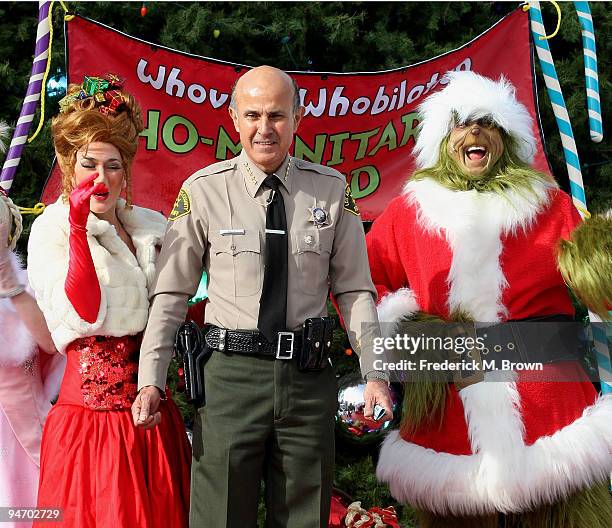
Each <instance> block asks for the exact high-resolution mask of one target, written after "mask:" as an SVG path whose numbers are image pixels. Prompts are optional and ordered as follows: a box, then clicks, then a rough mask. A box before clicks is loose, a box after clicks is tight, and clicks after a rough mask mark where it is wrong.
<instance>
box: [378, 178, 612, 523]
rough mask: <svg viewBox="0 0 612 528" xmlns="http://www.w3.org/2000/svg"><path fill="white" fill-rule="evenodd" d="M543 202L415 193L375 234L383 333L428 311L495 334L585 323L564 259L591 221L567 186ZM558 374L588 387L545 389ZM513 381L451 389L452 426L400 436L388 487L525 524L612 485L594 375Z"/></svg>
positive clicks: (542, 189) (605, 416)
mask: <svg viewBox="0 0 612 528" xmlns="http://www.w3.org/2000/svg"><path fill="white" fill-rule="evenodd" d="M535 191H536V192H535V195H527V194H525V195H520V194H518V193H516V192H512V191H507V192H506V193H505V196H501V195H499V194H494V193H484V192H477V191H465V192H457V191H451V190H449V189H446V188H445V187H443V186H441V185H439V184H437V183H435V182H434V181H432V180H421V181H411V182H409V183H408V184H407V185H406V186H405V189H404V193H403V194H402V195H401V196H399V197H397V198H396V199H395V200H393V201H392V202H391V203H390V204H389V205H388V207H387V209H386V210H385V211H384V213H383V214H382V215H381V216H380V217H379V218H378V219H377V220H376V221H375V222H374V224H373V226H372V229H371V230H370V232H369V233H368V235H367V247H368V254H369V259H370V266H371V270H372V279H373V281H374V284H375V285H376V287H377V290H378V294H379V299H380V303H379V307H378V308H379V318H380V320H381V322H384V321H397V320H398V319H399V318H401V317H403V316H406V315H410V314H411V313H414V312H416V311H418V310H421V311H424V312H427V313H429V314H434V315H437V316H440V317H442V318H447V317H449V314H450V313H452V312H454V311H456V310H461V311H462V312H465V313H467V314H469V315H470V316H471V317H472V318H473V319H474V320H476V321H482V322H501V321H506V320H517V319H525V318H531V317H537V316H546V315H552V314H567V315H573V307H572V303H571V301H570V298H569V296H568V293H567V289H566V286H565V284H564V282H563V280H562V278H561V275H560V273H559V271H558V269H557V259H556V248H557V243H558V241H559V240H560V239H561V238H567V237H568V236H569V234H570V232H571V231H572V229H573V228H574V227H575V226H576V225H577V224H578V223H579V222H580V217H579V215H578V213H577V212H576V210H575V209H574V207H573V205H572V203H571V200H570V198H569V197H568V196H567V195H566V194H565V193H563V192H562V191H560V190H559V189H558V188H557V187H556V185H555V184H554V183H552V182H551V183H549V184H548V183H547V184H539V185H537V186H536V189H535ZM552 371H555V372H557V373H558V372H561V371H562V373H563V374H564V375H570V376H572V379H582V378H581V377H580V376H581V367H580V366H579V365H578V363H577V362H562V363H555V364H551V365H546V366H545V367H544V371H543V372H540V373H539V374H540V375H541V379H542V380H546V379H548V380H549V379H551V374H552ZM501 376H502V377H501V379H503V380H504V381H500V382H497V383H476V384H473V385H470V386H468V387H466V388H464V389H462V390H460V391H458V390H457V389H456V388H455V387H454V386H450V387H449V390H448V391H447V399H446V403H445V407H444V416H443V420H442V423H441V425H440V427H438V423H439V420H437V419H436V418H435V417H434V418H433V420H431V421H430V420H424V422H423V423H422V424H421V425H420V426H419V427H418V428H417V429H416V431H409V430H408V429H402V430H400V431H394V432H392V433H391V434H389V436H388V437H387V439H386V440H385V442H384V444H383V446H382V450H381V456H380V460H379V464H378V468H377V475H378V478H379V479H380V480H382V481H385V482H387V483H388V484H389V487H390V490H391V493H392V494H393V495H394V496H395V497H396V498H397V499H398V500H400V501H403V502H408V503H411V504H414V505H416V506H418V507H419V508H421V509H425V510H428V511H431V512H434V513H437V514H443V515H446V514H453V515H468V514H471V515H475V514H484V513H492V512H495V511H502V512H519V511H525V510H529V509H532V508H533V507H535V506H537V505H538V504H541V503H544V502H547V503H549V502H553V501H556V500H558V499H560V498H562V497H565V496H567V495H569V494H571V493H573V492H575V491H577V490H580V489H583V488H585V487H588V486H589V485H592V484H594V483H596V482H601V481H604V480H605V479H606V478H607V475H609V473H610V471H611V470H612V457H611V456H610V452H611V450H612V399H610V398H609V397H608V398H600V399H599V400H598V401H596V393H595V391H594V389H593V386H592V385H591V384H590V383H589V382H588V380H587V379H586V376H584V381H582V382H579V381H575V382H564V383H559V382H551V381H548V382H547V381H529V382H525V381H521V377H522V376H523V375H522V374H521V373H518V374H517V373H514V372H506V373H501ZM504 376H505V377H504ZM530 376H531V378H530V379H533V372H531V373H530ZM487 377H492V379H494V378H495V377H497V379H500V373H499V372H495V373H488V374H487ZM487 377H485V379H487ZM566 379H567V378H566Z"/></svg>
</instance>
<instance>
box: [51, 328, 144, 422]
mask: <svg viewBox="0 0 612 528" xmlns="http://www.w3.org/2000/svg"><path fill="white" fill-rule="evenodd" d="M141 338H142V336H141V334H138V335H135V336H123V337H110V336H90V337H82V338H80V339H76V340H75V341H73V342H72V343H70V345H68V347H67V348H66V355H67V357H68V363H67V365H66V372H65V374H64V379H63V380H62V387H61V390H60V394H59V398H58V401H57V403H58V404H71V405H82V406H84V407H88V408H89V409H92V410H96V411H108V410H118V409H126V408H129V407H130V406H131V405H132V402H133V401H134V398H135V397H136V392H137V381H138V379H137V378H138V352H139V349H140V342H141Z"/></svg>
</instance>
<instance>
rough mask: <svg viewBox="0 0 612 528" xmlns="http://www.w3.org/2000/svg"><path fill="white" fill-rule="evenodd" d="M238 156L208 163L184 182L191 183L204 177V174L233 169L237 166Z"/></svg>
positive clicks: (209, 174) (208, 174)
mask: <svg viewBox="0 0 612 528" xmlns="http://www.w3.org/2000/svg"><path fill="white" fill-rule="evenodd" d="M236 161H237V158H232V159H229V160H224V161H218V162H217V163H213V164H212V165H208V166H207V167H204V168H203V169H200V170H199V171H197V172H194V173H193V174H192V175H191V176H189V178H187V179H186V180H185V182H184V184H190V183H192V182H193V181H195V180H197V179H199V178H202V177H204V176H211V175H213V174H218V173H220V172H225V171H227V170H230V169H233V168H234V167H235V166H236Z"/></svg>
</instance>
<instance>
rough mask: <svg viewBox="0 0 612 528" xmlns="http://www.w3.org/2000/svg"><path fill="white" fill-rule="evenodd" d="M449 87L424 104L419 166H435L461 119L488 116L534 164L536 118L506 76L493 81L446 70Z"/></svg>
mask: <svg viewBox="0 0 612 528" xmlns="http://www.w3.org/2000/svg"><path fill="white" fill-rule="evenodd" d="M446 79H447V80H448V84H447V86H446V87H445V88H444V89H443V90H440V91H439V92H436V93H434V94H432V95H430V96H429V97H428V98H427V99H425V101H424V102H423V104H421V106H419V112H420V114H421V125H420V133H419V137H418V139H417V142H416V146H415V148H414V154H415V156H416V160H417V167H418V168H426V167H433V166H434V165H435V164H436V163H437V162H438V158H439V154H440V143H441V142H442V140H443V139H444V138H445V137H446V136H447V135H448V133H449V132H450V131H451V129H452V127H453V125H454V118H455V115H456V116H457V117H458V119H459V122H462V121H466V120H468V119H480V118H483V117H488V118H490V119H492V120H493V121H494V122H495V124H496V125H497V126H498V127H499V128H501V129H503V130H504V131H505V132H506V133H507V134H509V135H510V136H511V137H512V138H513V139H514V140H515V141H516V144H517V147H518V148H517V155H518V157H519V158H520V160H521V161H523V162H525V163H527V164H531V163H532V162H533V157H534V155H535V152H536V140H535V137H534V135H533V120H532V118H531V115H530V114H529V112H528V110H527V108H526V107H525V105H523V104H522V103H520V102H519V101H518V100H517V98H516V91H515V88H514V86H513V85H512V83H511V82H510V81H508V79H506V78H505V77H504V76H503V75H502V76H501V77H500V78H499V80H498V81H494V80H492V79H489V78H487V77H483V76H482V75H478V74H477V73H474V72H471V71H451V72H447V73H446Z"/></svg>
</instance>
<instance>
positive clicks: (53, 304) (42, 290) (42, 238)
mask: <svg viewBox="0 0 612 528" xmlns="http://www.w3.org/2000/svg"><path fill="white" fill-rule="evenodd" d="M117 215H118V217H119V219H120V220H121V222H122V223H123V226H124V228H125V229H126V231H127V232H128V233H129V234H130V236H131V237H132V242H133V243H134V246H135V248H136V258H135V257H134V255H133V254H132V252H131V251H130V250H129V249H128V247H127V246H126V245H125V243H124V242H123V241H122V240H121V238H120V237H119V236H118V235H117V232H116V231H115V228H114V227H113V226H112V225H111V224H110V223H109V222H106V221H105V220H100V219H99V218H97V217H96V216H95V215H93V214H90V215H89V218H88V220H87V235H88V236H87V239H88V243H89V247H90V250H91V256H92V259H93V262H94V265H95V268H96V273H97V275H98V281H99V283H100V291H101V302H100V310H99V313H98V317H97V319H96V321H95V322H94V323H91V324H90V323H88V322H86V321H84V320H82V319H81V318H80V317H79V315H78V314H77V312H76V311H75V310H74V308H73V306H72V304H71V303H70V301H69V300H68V298H67V297H66V294H65V292H64V282H65V279H66V272H67V269H68V259H69V254H68V248H69V242H68V238H69V231H68V206H67V205H65V204H64V203H63V202H62V201H61V199H60V200H58V201H57V202H55V203H54V204H51V205H49V206H48V207H47V208H46V209H45V211H44V213H43V214H42V215H41V216H40V217H39V218H37V219H36V220H35V222H34V224H33V225H32V230H31V233H30V239H29V241H28V275H29V279H30V283H31V285H32V288H33V289H34V291H35V292H36V299H37V301H38V304H39V306H40V307H41V309H42V310H43V313H44V315H45V318H46V320H47V324H48V325H49V329H50V330H51V335H52V337H53V341H54V342H55V345H56V347H57V349H58V350H59V351H60V352H62V353H63V352H64V351H65V349H66V346H67V345H68V344H69V343H71V342H72V341H74V340H75V339H76V338H78V337H85V336H89V335H97V334H103V335H110V336H123V335H130V334H135V333H138V332H140V331H142V330H143V329H144V327H145V325H146V322H147V317H148V313H149V300H148V290H149V288H150V286H151V285H152V283H153V279H154V276H155V262H156V259H157V252H156V249H155V247H156V246H157V245H160V244H161V242H162V239H163V236H164V233H165V229H166V220H165V219H164V217H163V216H162V215H161V214H159V213H156V212H155V211H151V210H148V209H144V208H141V207H136V206H134V207H133V208H132V209H127V208H126V207H125V202H124V201H123V200H119V201H118V203H117Z"/></svg>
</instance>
